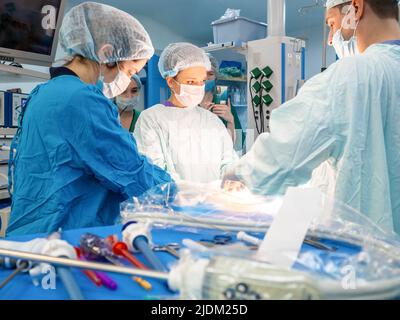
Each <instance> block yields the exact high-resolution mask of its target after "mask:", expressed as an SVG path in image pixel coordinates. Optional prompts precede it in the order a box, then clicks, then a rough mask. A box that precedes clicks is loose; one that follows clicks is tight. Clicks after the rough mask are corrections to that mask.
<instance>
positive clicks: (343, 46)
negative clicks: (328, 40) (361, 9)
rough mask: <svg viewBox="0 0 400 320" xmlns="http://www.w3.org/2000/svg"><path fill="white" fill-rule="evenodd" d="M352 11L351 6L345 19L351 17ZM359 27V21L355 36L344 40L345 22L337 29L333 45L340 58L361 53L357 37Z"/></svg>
mask: <svg viewBox="0 0 400 320" xmlns="http://www.w3.org/2000/svg"><path fill="white" fill-rule="evenodd" d="M350 11H351V8H350V9H349V11H348V12H347V14H346V16H345V17H344V18H343V19H350V18H348V15H349V13H350ZM357 27H358V22H357V24H356V26H355V29H354V33H353V36H352V37H351V38H350V39H349V40H344V37H343V33H342V30H343V24H342V27H341V28H340V29H339V30H338V31H336V33H335V34H334V35H333V38H332V45H333V47H334V48H335V51H336V54H337V56H338V57H339V59H342V58H345V57H353V56H355V55H357V54H359V53H360V51H359V50H358V45H357V37H356V31H357Z"/></svg>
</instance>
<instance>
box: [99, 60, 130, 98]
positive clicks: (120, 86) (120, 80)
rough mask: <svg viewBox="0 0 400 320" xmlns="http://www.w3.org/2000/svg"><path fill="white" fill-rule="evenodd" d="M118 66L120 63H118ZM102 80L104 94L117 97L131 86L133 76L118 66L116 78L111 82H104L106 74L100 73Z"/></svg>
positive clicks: (108, 96)
mask: <svg viewBox="0 0 400 320" xmlns="http://www.w3.org/2000/svg"><path fill="white" fill-rule="evenodd" d="M117 66H118V64H117ZM100 81H101V82H102V83H103V88H102V89H103V93H104V95H105V96H106V97H107V98H109V99H112V98H115V97H117V96H119V95H121V94H122V93H124V92H125V90H126V89H127V88H128V87H129V85H130V83H131V78H130V77H129V76H128V75H127V74H126V73H125V72H123V71H121V70H119V67H118V74H117V76H116V77H115V79H114V80H113V81H112V82H110V83H106V82H104V76H103V75H101V74H100Z"/></svg>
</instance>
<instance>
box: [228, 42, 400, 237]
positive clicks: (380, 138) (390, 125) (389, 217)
mask: <svg viewBox="0 0 400 320" xmlns="http://www.w3.org/2000/svg"><path fill="white" fill-rule="evenodd" d="M399 70H400V46H397V45H390V44H377V45H373V46H371V47H369V48H368V49H367V50H366V51H365V52H364V53H363V54H360V55H357V56H355V57H349V58H345V59H342V60H340V61H338V62H336V63H335V64H333V65H332V66H331V67H330V68H329V69H328V70H326V71H325V72H323V73H321V74H320V75H317V76H316V77H314V78H312V79H311V80H309V81H308V82H307V83H306V84H305V85H304V86H303V88H302V89H301V90H300V92H299V94H298V96H297V97H296V98H294V99H292V100H290V101H288V102H287V103H285V104H284V105H282V106H281V107H280V108H278V109H276V110H275V111H273V113H272V116H271V133H270V134H268V133H266V134H262V135H261V136H260V137H259V138H258V140H257V141H256V142H255V144H254V146H253V147H252V149H251V151H250V152H249V153H248V154H247V155H246V156H245V157H243V158H242V159H241V160H240V162H239V163H238V165H237V166H236V168H235V169H234V170H233V171H232V174H234V175H236V176H237V177H238V178H239V179H240V180H242V181H244V182H245V183H246V184H247V185H248V186H249V187H250V189H252V190H253V191H255V192H258V193H262V194H270V195H272V194H282V193H284V192H285V191H286V189H287V188H288V187H289V186H296V185H301V184H304V183H306V182H307V181H309V179H310V177H311V175H312V173H313V170H314V169H316V168H317V167H318V166H319V165H321V164H323V163H324V162H325V161H329V165H330V167H331V168H332V169H333V172H334V180H335V181H334V183H333V195H332V196H335V198H336V199H337V200H339V201H342V202H344V203H346V204H348V205H350V206H351V207H352V208H354V209H356V210H358V211H360V212H361V213H363V214H365V215H366V216H367V217H369V218H370V219H371V220H372V221H373V222H375V223H377V224H378V225H379V226H380V227H382V228H383V229H385V230H386V231H389V232H391V231H393V230H394V231H395V232H397V233H399V234H400V197H399V195H400V126H399V123H400V72H399Z"/></svg>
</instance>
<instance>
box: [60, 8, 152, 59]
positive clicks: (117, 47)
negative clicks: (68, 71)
mask: <svg viewBox="0 0 400 320" xmlns="http://www.w3.org/2000/svg"><path fill="white" fill-rule="evenodd" d="M60 44H61V47H62V48H63V50H64V51H66V52H67V55H68V57H67V58H66V59H65V60H71V58H72V57H74V56H76V55H81V56H83V57H84V58H87V59H90V60H93V61H97V62H101V63H113V62H117V61H129V60H140V59H150V58H151V57H152V56H153V54H154V48H153V45H152V43H151V40H150V37H149V35H148V33H147V32H146V30H145V29H144V28H143V26H142V25H141V24H140V22H139V21H137V20H136V19H135V18H134V17H132V16H131V15H130V14H128V13H126V12H124V11H121V10H119V9H116V8H114V7H111V6H108V5H104V4H100V3H96V2H84V3H82V4H80V5H78V6H76V7H73V8H72V9H71V10H70V11H69V12H68V13H67V14H66V15H65V17H64V20H63V23H62V26H61V28H60ZM100 49H102V50H100Z"/></svg>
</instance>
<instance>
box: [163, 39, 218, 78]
mask: <svg viewBox="0 0 400 320" xmlns="http://www.w3.org/2000/svg"><path fill="white" fill-rule="evenodd" d="M192 67H205V68H206V69H207V71H209V70H211V63H210V59H209V58H208V56H207V54H206V52H205V51H204V50H203V49H201V48H199V47H196V46H195V45H193V44H191V43H186V42H179V43H172V44H170V45H169V46H168V47H166V48H165V49H164V51H163V52H162V54H161V57H160V61H159V62H158V69H159V70H160V73H161V76H162V77H163V78H167V77H175V76H176V75H177V74H178V73H179V72H180V71H182V70H185V69H188V68H192Z"/></svg>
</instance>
